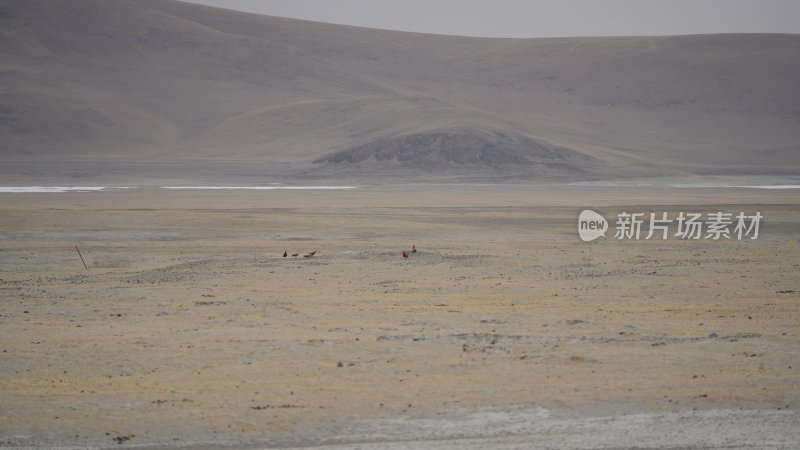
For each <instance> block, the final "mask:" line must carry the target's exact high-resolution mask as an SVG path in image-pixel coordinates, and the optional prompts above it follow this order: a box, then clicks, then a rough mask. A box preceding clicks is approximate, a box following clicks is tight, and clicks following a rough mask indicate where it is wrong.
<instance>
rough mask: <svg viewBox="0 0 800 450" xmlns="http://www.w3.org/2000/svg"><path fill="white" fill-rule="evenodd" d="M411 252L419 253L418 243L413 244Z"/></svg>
mask: <svg viewBox="0 0 800 450" xmlns="http://www.w3.org/2000/svg"><path fill="white" fill-rule="evenodd" d="M411 253H417V244H414V245H412V246H411Z"/></svg>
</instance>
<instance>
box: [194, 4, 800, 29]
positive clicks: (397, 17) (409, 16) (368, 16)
mask: <svg viewBox="0 0 800 450" xmlns="http://www.w3.org/2000/svg"><path fill="white" fill-rule="evenodd" d="M189 1H193V2H195V3H203V4H206V5H211V6H217V7H222V8H229V9H239V10H242V11H249V12H256V13H261V14H270V15H274V16H282V17H295V18H299V19H308V20H316V21H320V22H330V23H341V24H347V25H358V26H366V27H373V28H384V29H391V30H405V31H419V32H426V33H440V34H457V35H468V36H495V37H543V36H624V35H668V34H697V33H800V0H189Z"/></svg>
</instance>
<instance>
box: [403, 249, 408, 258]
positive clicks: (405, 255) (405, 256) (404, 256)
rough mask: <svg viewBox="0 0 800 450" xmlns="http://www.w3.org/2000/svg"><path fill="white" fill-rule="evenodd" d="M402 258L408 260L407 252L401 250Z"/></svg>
mask: <svg viewBox="0 0 800 450" xmlns="http://www.w3.org/2000/svg"><path fill="white" fill-rule="evenodd" d="M403 258H408V252H407V251H405V250H403Z"/></svg>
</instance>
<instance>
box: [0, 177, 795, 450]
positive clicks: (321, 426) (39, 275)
mask: <svg viewBox="0 0 800 450" xmlns="http://www.w3.org/2000/svg"><path fill="white" fill-rule="evenodd" d="M729 192H730V191H729ZM401 194H403V193H391V194H387V193H373V195H372V197H369V196H368V195H367V194H358V195H361V196H363V197H361V198H359V197H358V195H356V196H355V197H353V196H350V197H346V196H345V194H342V193H336V194H333V193H332V194H325V195H323V194H319V193H307V192H302V193H280V194H275V195H273V193H269V194H264V193H255V194H237V193H203V194H196V193H195V194H193V193H162V194H160V195H159V196H153V195H152V193H133V192H128V193H95V194H37V195H2V196H0V208H1V209H2V211H1V213H0V352H1V355H0V361H1V363H0V446H3V447H43V446H64V447H71V446H75V447H103V446H108V447H123V446H186V447H196V446H200V445H201V444H202V445H203V446H206V447H219V446H227V445H232V446H245V447H273V446H304V445H312V444H313V445H316V444H325V445H328V446H331V448H334V447H335V448H353V447H354V446H356V444H358V447H359V448H381V449H389V448H391V449H394V448H407V447H414V448H419V447H429V448H440V449H449V448H464V447H469V446H472V447H474V448H527V447H529V446H530V445H531V444H532V443H535V444H538V445H539V446H545V447H552V448H574V447H582V448H611V447H636V446H640V447H647V448H651V447H681V448H683V447H693V446H695V447H726V448H731V447H733V448H735V447H741V448H746V447H753V446H755V447H758V446H762V447H771V448H772V447H792V446H794V445H797V444H796V443H797V442H798V432H797V430H798V429H800V427H798V425H800V421H799V420H798V415H797V407H798V398H799V397H800V383H799V381H800V379H799V378H798V375H797V373H798V370H799V369H800V346H798V344H800V329H798V325H797V324H798V323H799V321H800V282H798V276H797V275H798V273H800V272H798V267H800V205H798V202H797V200H798V199H796V198H794V199H793V198H792V196H791V195H790V194H786V193H773V192H754V191H752V190H748V191H747V192H746V193H741V192H740V193H738V194H737V193H734V194H726V195H727V197H726V195H723V194H719V193H718V194H717V195H716V197H715V196H713V195H711V194H709V195H708V196H706V197H703V196H700V197H696V196H695V197H691V198H690V197H689V196H687V193H686V192H680V193H675V192H672V193H671V195H672V197H668V196H665V195H664V192H655V193H650V194H649V195H650V196H649V197H648V196H647V195H644V194H643V193H642V192H641V190H640V191H638V192H635V193H632V194H630V197H629V198H622V196H619V195H614V194H613V193H611V194H609V193H607V192H606V193H603V192H600V193H593V194H591V195H584V194H586V193H584V194H581V195H579V194H575V193H567V194H564V195H563V196H562V197H558V194H556V193H552V192H551V193H547V195H542V194H541V192H540V193H538V194H537V193H531V192H527V193H526V192H521V191H514V192H500V193H491V194H488V196H485V197H481V196H476V195H474V193H473V194H472V195H466V194H464V195H463V196H461V197H459V195H461V194H459V193H452V192H451V193H442V192H438V193H431V194H430V195H422V196H420V195H419V194H418V193H414V194H413V196H409V195H410V194H409V193H408V192H406V193H405V195H404V196H403V195H401ZM740 194H741V195H740ZM265 195H272V197H265ZM326 195H327V196H326ZM259 196H260V197H259ZM393 196H394V197H393ZM414 196H416V197H414ZM448 196H449V200H448ZM148 197H149V198H150V200H151V201H150V202H149V203H148V204H149V207H150V209H145V208H146V206H145V205H143V203H145V200H146V199H147V198H148ZM265 198H269V199H272V200H275V199H279V200H275V201H274V202H273V201H272V200H270V201H267V200H264V199H265ZM345 198H346V199H348V200H346V201H345V200H342V199H345ZM401 198H402V199H404V200H401ZM415 198H416V203H417V204H418V205H427V207H412V206H413V204H414V203H415ZM559 198H561V199H562V200H563V202H562V203H566V204H570V205H578V204H586V205H592V206H595V205H605V206H602V208H601V210H602V211H607V212H612V211H618V210H621V209H623V206H614V205H624V207H625V208H628V209H631V206H632V205H637V204H638V205H643V204H651V205H652V204H670V203H672V204H676V205H687V204H692V205H695V206H693V207H692V208H691V209H694V210H700V211H716V210H730V211H736V212H738V211H740V210H743V211H749V212H754V211H755V210H756V208H757V209H758V210H760V211H761V212H762V214H764V215H765V217H766V219H765V223H764V225H763V228H762V236H761V237H760V238H759V239H758V240H757V241H742V242H737V241H718V242H711V241H699V242H683V241H679V240H668V241H666V242H654V241H640V242H632V241H625V242H620V241H615V240H610V239H609V240H602V239H601V240H599V241H596V242H594V243H583V242H580V241H579V240H578V238H577V235H576V224H575V222H576V218H577V212H578V211H579V210H580V209H579V208H578V207H576V206H550V204H553V203H558V202H559ZM259 199H260V200H259ZM337 199H338V200H337ZM381 199H383V201H384V206H381V205H380V203H381ZM425 199H428V200H425ZM431 199H433V200H431ZM437 199H439V200H437ZM531 199H538V200H531ZM610 199H613V200H616V201H619V203H612V202H611V200H610ZM395 200H397V202H396V203H397V204H400V205H402V206H400V207H387V206H385V205H393V204H395V203H392V202H393V201H395ZM292 201H294V206H292V205H291V203H292ZM447 201H450V202H451V203H452V204H457V205H459V207H443V206H442V205H441V204H437V202H441V203H447ZM627 201H631V202H636V203H626V202H627ZM359 202H360V203H359ZM537 202H539V204H538V205H537V204H536V203H537ZM584 202H585V203H584ZM598 202H599V203H598ZM648 202H649V203H648ZM759 202H760V204H759ZM488 204H495V205H497V204H500V205H504V204H509V205H511V206H503V207H499V206H494V207H492V206H486V205H488ZM276 205H278V206H276ZM756 205H757V206H756ZM648 208H649V209H648ZM639 209H641V210H643V211H650V210H654V208H650V207H640V208H639ZM667 209H669V210H670V211H676V210H679V209H689V208H682V207H674V208H672V207H658V209H657V210H658V211H661V210H667ZM412 244H416V245H417V247H418V248H419V252H418V253H416V254H412V255H411V257H410V258H408V259H403V258H402V257H401V254H400V253H401V251H402V250H403V249H409V248H410V247H411V245H412ZM75 245H79V246H80V250H81V252H82V254H83V257H84V259H85V260H86V264H87V265H88V270H86V269H84V267H83V265H82V264H81V261H80V259H79V258H78V255H77V253H76V251H75V248H74V246H75ZM313 250H318V253H317V254H316V255H315V256H314V257H313V258H303V257H302V256H300V257H298V258H291V257H288V258H283V257H281V255H282V253H283V252H284V251H288V252H289V253H293V252H307V251H313Z"/></svg>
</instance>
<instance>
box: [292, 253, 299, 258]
mask: <svg viewBox="0 0 800 450" xmlns="http://www.w3.org/2000/svg"><path fill="white" fill-rule="evenodd" d="M299 254H300V253H292V258H297V255H299Z"/></svg>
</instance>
